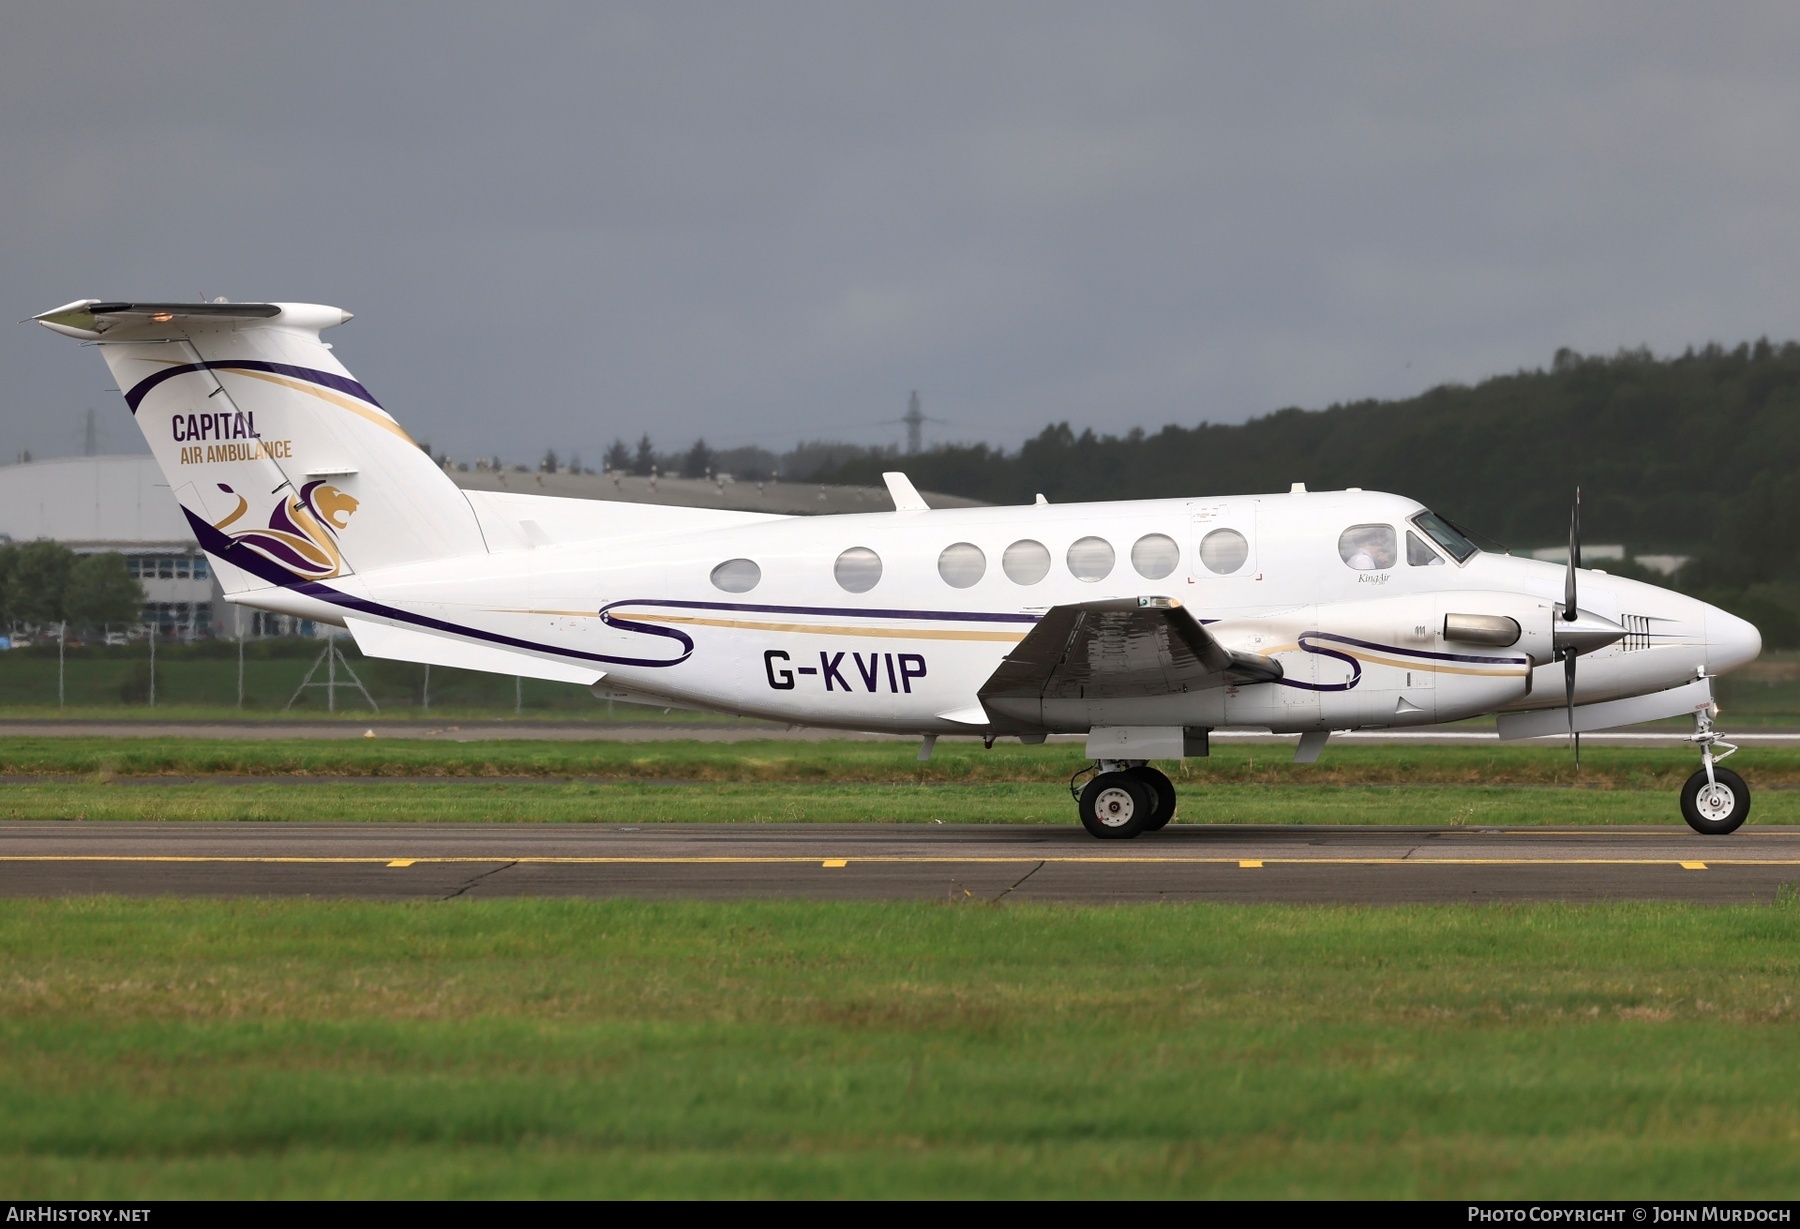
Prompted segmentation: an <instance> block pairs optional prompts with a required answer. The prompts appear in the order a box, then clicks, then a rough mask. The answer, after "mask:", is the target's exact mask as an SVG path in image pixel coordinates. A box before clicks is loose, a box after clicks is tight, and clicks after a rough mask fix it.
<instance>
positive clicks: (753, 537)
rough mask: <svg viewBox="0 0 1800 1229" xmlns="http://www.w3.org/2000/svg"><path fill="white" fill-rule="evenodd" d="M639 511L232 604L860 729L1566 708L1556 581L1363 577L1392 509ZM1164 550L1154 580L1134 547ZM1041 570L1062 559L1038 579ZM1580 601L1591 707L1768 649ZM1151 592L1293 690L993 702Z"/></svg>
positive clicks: (1492, 559) (1318, 725) (1658, 608)
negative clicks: (1090, 626)
mask: <svg viewBox="0 0 1800 1229" xmlns="http://www.w3.org/2000/svg"><path fill="white" fill-rule="evenodd" d="M642 511H643V515H642V518H641V524H640V525H639V531H638V532H633V533H619V532H617V531H615V532H614V534H613V536H610V537H609V538H608V540H606V541H605V542H603V543H591V544H590V543H571V544H566V545H545V546H539V547H535V548H533V547H530V546H528V545H521V546H520V547H519V548H517V549H511V550H504V551H501V552H500V553H493V554H483V555H478V556H463V557H460V558H456V559H448V560H437V561H433V562H430V563H425V564H416V565H409V566H403V567H396V568H390V569H385V570H382V571H377V572H373V573H364V574H359V575H351V576H344V577H341V578H338V579H335V580H332V581H330V582H329V583H328V585H320V586H312V587H310V588H311V589H312V592H313V594H314V595H315V596H312V597H307V596H305V593H306V590H307V588H308V587H304V586H303V587H302V588H301V589H300V590H297V591H295V590H283V591H271V590H267V589H262V590H253V591H251V592H248V593H245V594H243V595H242V598H241V600H244V601H246V602H248V603H251V604H259V605H269V606H270V607H271V608H275V609H281V610H286V611H290V612H293V613H300V614H307V615H311V616H313V617H319V618H326V619H330V620H332V621H334V622H335V621H340V620H341V619H342V618H343V616H344V615H345V613H346V611H345V609H344V607H343V605H342V603H341V602H340V601H338V600H336V599H334V598H329V599H327V600H320V598H321V597H324V596H325V593H326V591H330V592H334V593H337V594H341V595H344V596H346V597H349V598H351V599H353V600H354V601H357V602H359V603H362V604H363V607H364V608H363V610H361V611H354V610H353V611H350V612H349V613H350V614H351V615H352V616H354V617H355V618H358V619H362V618H367V619H371V620H376V621H381V622H395V623H397V624H400V625H405V624H407V623H409V622H412V621H414V620H417V619H419V618H423V619H426V620H429V621H430V623H431V624H432V625H433V626H434V627H436V628H438V629H440V630H443V631H450V632H451V633H452V634H463V633H458V632H456V631H455V630H454V629H466V630H467V631H472V632H475V633H477V634H478V635H487V636H490V637H498V638H500V639H503V640H504V641H505V642H506V643H507V644H508V645H510V646H513V649H514V651H518V646H530V647H529V648H528V649H526V650H525V651H527V652H529V653H530V654H531V655H532V656H534V657H537V658H540V659H542V660H543V661H545V662H549V663H560V664H561V665H563V666H567V667H569V668H572V669H575V670H577V671H580V670H587V671H590V672H592V673H594V674H600V673H603V674H604V677H605V683H604V684H602V685H601V686H614V687H618V688H622V689H624V690H625V691H626V692H629V693H637V694H641V695H644V696H647V697H657V698H661V699H664V700H667V701H671V702H676V703H683V704H690V705H694V706H697V707H702V708H707V709H716V710H719V711H723V712H730V713H740V714H747V715H754V716H759V717H766V718H771V719H775V720H781V721H790V722H796V723H804V724H808V725H819V726H832V727H840V728H846V729H862V730H894V731H916V732H922V733H946V732H956V731H963V732H988V733H995V732H997V733H1034V732H1040V731H1048V732H1061V731H1067V732H1085V731H1086V730H1088V729H1089V728H1090V727H1093V726H1096V725H1152V726H1170V725H1180V726H1188V727H1204V728H1221V727H1225V728H1229V727H1250V728H1267V729H1271V730H1275V731H1278V732H1280V731H1305V730H1317V729H1345V728H1368V727H1383V726H1406V725H1420V724H1426V723H1431V722H1440V721H1450V720H1456V719H1460V718H1464V717H1469V716H1474V715H1477V714H1481V713H1488V712H1493V711H1496V710H1499V709H1504V708H1532V707H1549V706H1556V705H1561V704H1563V703H1564V693H1563V683H1562V674H1561V669H1560V667H1553V666H1551V663H1552V661H1553V660H1554V654H1553V651H1552V649H1551V646H1550V638H1549V632H1550V626H1551V621H1552V619H1553V618H1554V614H1555V609H1556V607H1557V605H1558V603H1560V601H1561V598H1562V591H1563V583H1564V579H1565V569H1564V567H1563V566H1561V565H1559V564H1551V563H1545V562H1540V561H1536V560H1530V559H1520V558H1514V557H1511V556H1506V555H1496V554H1489V553H1485V552H1481V553H1476V554H1474V555H1472V556H1470V557H1469V558H1468V559H1467V560H1466V561H1465V562H1463V563H1460V564H1459V563H1458V562H1456V561H1455V559H1453V558H1451V557H1449V556H1448V555H1447V554H1446V553H1445V552H1444V551H1442V550H1439V549H1437V548H1436V547H1432V548H1431V549H1430V551H1429V552H1428V553H1429V557H1430V558H1431V559H1432V560H1434V561H1433V562H1424V561H1423V555H1421V556H1420V557H1419V561H1417V562H1412V561H1409V559H1408V557H1407V555H1406V553H1405V552H1404V551H1402V552H1401V553H1400V555H1399V556H1398V557H1397V558H1395V559H1393V560H1392V562H1391V566H1376V567H1370V566H1368V565H1369V563H1370V562H1371V561H1370V560H1368V559H1366V558H1359V559H1358V560H1357V564H1358V565H1360V566H1353V565H1352V563H1350V562H1349V561H1347V560H1346V558H1345V557H1343V552H1342V550H1341V549H1340V536H1341V535H1342V534H1343V532H1344V531H1345V530H1346V529H1347V528H1349V527H1352V526H1377V527H1378V526H1382V525H1386V526H1391V527H1392V528H1393V529H1394V530H1395V531H1396V534H1397V535H1398V536H1399V537H1401V538H1404V537H1405V535H1406V534H1407V531H1408V528H1409V518H1411V517H1413V516H1414V515H1415V514H1417V513H1419V512H1421V511H1422V508H1421V505H1419V504H1418V503H1416V502H1414V501H1412V500H1408V499H1404V498H1401V497H1399V496H1394V495H1388V494H1381V493H1376V492H1361V491H1344V492H1314V493H1310V494H1305V493H1302V494H1291V495H1266V496H1234V497H1225V498H1218V499H1168V500H1141V501H1121V502H1113V503H1093V504H1064V505H1046V504H1039V505H1030V506H1024V507H994V508H972V509H956V510H942V511H926V512H892V513H876V514H868V515H854V516H822V517H804V518H801V517H796V518H773V517H772V518H767V519H747V520H746V519H739V520H738V521H737V523H731V524H725V525H721V526H718V527H708V528H699V529H696V528H692V527H686V526H684V527H682V528H679V529H675V530H664V529H661V528H659V526H658V524H657V519H658V518H657V515H656V513H657V510H656V509H650V508H645V509H643V510H642ZM1220 529H1229V530H1232V531H1235V532H1236V533H1237V534H1238V535H1241V538H1242V541H1243V550H1242V552H1241V553H1242V558H1241V562H1238V563H1237V565H1236V566H1235V567H1234V568H1232V569H1231V570H1230V571H1228V572H1225V573H1223V574H1221V573H1220V572H1219V571H1216V570H1214V569H1213V568H1209V567H1208V566H1207V563H1206V561H1205V560H1203V558H1202V554H1201V550H1200V543H1201V542H1202V541H1203V540H1204V539H1205V538H1206V537H1207V535H1208V534H1211V533H1213V532H1214V531H1215V530H1220ZM1156 535H1160V538H1157V537H1156ZM492 536H493V534H492V531H491V530H490V537H492ZM1147 538H1148V539H1151V541H1150V544H1149V545H1148V546H1147V547H1139V549H1138V558H1139V560H1140V561H1142V562H1143V564H1144V566H1143V567H1142V569H1141V570H1140V567H1139V566H1137V565H1136V564H1134V547H1138V546H1139V543H1140V542H1142V541H1144V540H1145V539H1147ZM1161 538H1166V539H1168V540H1169V541H1171V542H1172V543H1173V547H1172V548H1171V547H1170V546H1169V544H1168V543H1167V542H1163V541H1161V540H1160V539H1161ZM1090 539H1098V540H1099V542H1100V543H1103V544H1104V545H1103V546H1102V545H1098V544H1096V543H1094V542H1092V541H1086V540H1090ZM1078 542H1079V543H1083V545H1081V546H1080V547H1078V548H1077V550H1076V552H1075V554H1074V555H1073V556H1072V555H1071V547H1072V546H1075V545H1076V544H1077V543H1078ZM1020 543H1026V544H1037V545H1038V546H1041V547H1042V550H1041V551H1040V550H1037V549H1036V548H1035V547H1033V546H1030V545H1026V546H1018V545H1016V544H1020ZM958 544H967V545H969V546H973V547H975V548H977V549H978V550H979V551H980V553H981V555H980V560H979V561H975V562H971V561H972V559H973V556H972V554H971V552H970V551H969V550H968V549H967V547H966V546H960V547H958V550H957V551H956V552H955V560H954V561H953V562H954V563H956V564H959V565H960V570H958V569H957V567H955V566H952V567H951V568H950V569H949V571H950V573H951V575H952V576H953V577H954V578H955V579H956V580H958V581H961V582H968V581H970V580H971V577H972V575H973V574H974V572H975V571H976V570H977V569H979V578H978V579H973V580H972V583H963V584H960V585H959V584H953V583H951V582H950V580H947V579H946V578H945V576H944V575H943V574H941V573H940V566H939V565H940V557H941V556H942V554H943V552H944V551H945V550H946V548H949V547H952V546H957V545H958ZM1009 547H1010V548H1013V549H1012V553H1011V555H1010V556H1009V554H1008V551H1009ZM857 548H861V551H863V552H872V554H873V556H874V557H876V558H878V559H879V578H878V579H875V580H874V581H873V583H872V584H868V583H867V582H868V580H869V579H870V577H869V573H870V571H871V569H870V567H869V563H868V556H867V555H864V554H861V553H860V552H858V553H857V554H856V555H854V556H853V558H852V560H851V561H850V564H849V565H847V569H846V578H847V579H848V581H849V582H850V584H851V586H852V587H853V588H861V589H862V591H860V592H853V591H851V590H850V589H847V588H846V587H845V585H844V584H841V583H840V581H839V579H838V569H837V567H836V566H835V564H836V561H838V560H839V559H840V557H841V556H842V555H843V554H844V552H846V551H852V552H855V551H857ZM1107 548H1110V552H1111V555H1112V562H1111V565H1110V567H1108V566H1106V565H1105V562H1106V561H1105V556H1106V553H1107ZM1158 548H1160V549H1158ZM1046 556H1047V559H1048V568H1047V570H1046V571H1044V573H1043V575H1042V576H1041V578H1036V579H1034V576H1033V574H1034V573H1035V572H1036V571H1037V570H1039V566H1040V565H1041V563H1042V561H1043V559H1044V558H1045V557H1046ZM732 560H748V561H750V562H751V563H753V564H754V565H755V568H754V572H755V573H756V575H757V579H756V580H755V584H754V586H753V587H750V588H748V589H744V590H743V591H737V592H732V591H726V590H724V589H721V588H720V587H718V586H717V585H716V584H715V583H714V581H713V579H712V576H713V574H714V570H715V569H716V568H718V567H719V565H721V564H723V563H726V562H727V561H732ZM1232 561H1233V560H1232V559H1231V558H1227V559H1226V561H1225V562H1226V563H1230V562H1232ZM1009 562H1010V563H1012V564H1014V565H1015V566H1012V567H1009V566H1008V564H1009ZM1171 562H1172V563H1173V567H1172V569H1171V570H1168V571H1167V572H1166V574H1160V575H1159V574H1158V573H1161V572H1162V571H1163V569H1164V568H1165V567H1168V565H1169V564H1170V563H1171ZM857 563H860V564H861V568H860V571H859V570H858V568H857V567H856V566H855V565H856V564H857ZM1077 570H1079V571H1080V572H1081V573H1083V574H1085V575H1087V576H1090V577H1093V579H1082V578H1081V577H1080V576H1078V575H1077ZM727 571H728V572H730V571H732V569H727ZM746 571H747V569H746V568H745V567H744V565H742V564H740V565H738V566H737V567H736V569H735V573H736V574H737V575H739V576H742V575H744V574H745V573H746ZM1009 571H1010V572H1011V573H1013V574H1012V575H1009ZM1145 573H1149V574H1145ZM727 583H729V584H733V587H735V588H741V587H742V585H743V583H744V582H743V581H742V580H741V579H740V580H738V581H736V582H732V581H730V580H729V579H728V580H727ZM1580 585H1581V588H1580V606H1581V608H1582V609H1583V610H1587V611H1592V612H1593V613H1595V614H1599V615H1602V616H1604V617H1606V618H1608V619H1612V620H1614V621H1618V622H1621V623H1623V624H1624V625H1625V626H1626V627H1627V628H1628V630H1630V631H1631V632H1632V634H1631V635H1629V636H1627V638H1626V639H1625V640H1623V641H1620V642H1619V643H1617V644H1614V645H1612V646H1610V647H1608V648H1605V649H1602V650H1599V651H1597V652H1594V653H1591V654H1586V655H1584V656H1583V657H1582V667H1581V672H1580V676H1579V690H1578V693H1577V696H1576V700H1577V703H1581V704H1587V703H1592V702H1595V701H1601V700H1609V699H1615V698H1619V697H1622V696H1630V695H1638V694H1643V693H1648V692H1655V691H1660V690H1663V689H1666V688H1670V687H1674V686H1678V685H1680V684H1681V683H1684V682H1686V681H1687V680H1690V679H1692V678H1693V677H1695V675H1696V673H1697V672H1700V671H1704V672H1706V673H1708V674H1717V673H1722V672H1724V671H1726V670H1729V669H1732V668H1733V667H1735V666H1737V665H1741V664H1743V662H1745V661H1747V660H1750V659H1751V658H1753V657H1754V656H1755V655H1756V653H1757V652H1758V651H1759V649H1760V640H1759V638H1758V637H1757V634H1756V631H1755V629H1754V628H1752V627H1751V626H1750V625H1749V624H1747V623H1744V622H1743V621H1742V620H1739V619H1736V618H1734V617H1733V616H1730V615H1728V614H1726V613H1724V612H1723V611H1720V610H1718V609H1716V608H1714V607H1710V606H1707V605H1706V604H1704V603H1702V602H1700V601H1697V600H1695V599H1693V598H1690V597H1686V596H1684V595H1682V594H1678V593H1674V592H1671V591H1669V590H1665V589H1660V588H1657V587H1655V586H1651V585H1646V584H1641V583H1638V582H1635V581H1630V580H1625V579H1622V578H1617V577H1611V576H1607V575H1605V574H1604V573H1600V572H1594V571H1583V572H1581V573H1580ZM1144 596H1165V597H1174V598H1176V599H1179V601H1180V602H1181V603H1182V604H1183V605H1185V606H1186V607H1187V608H1188V609H1189V610H1190V611H1191V612H1192V613H1193V614H1194V615H1195V616H1196V617H1197V618H1198V619H1199V620H1201V621H1202V622H1203V623H1204V624H1206V625H1207V627H1208V630H1209V631H1210V632H1211V633H1212V634H1213V635H1214V636H1215V637H1216V638H1217V639H1218V640H1219V641H1220V642H1221V643H1222V644H1223V645H1224V646H1225V647H1227V648H1230V649H1236V650H1242V651H1245V652H1250V653H1255V654H1260V655H1263V656H1267V657H1272V658H1274V659H1275V660H1276V661H1278V662H1280V663H1281V665H1282V667H1283V670H1284V672H1285V678H1284V679H1283V680H1282V681H1281V682H1279V683H1263V684H1257V685H1245V686H1236V687H1231V686H1220V687H1209V688H1203V689H1199V690H1194V691H1189V692H1182V693H1179V694H1173V695H1161V696H1146V697H1134V698H1127V699H1113V700H1105V701H1094V702H1088V701H1081V700H1067V699H1065V700H1058V701H1046V702H1044V703H1043V704H1042V705H1041V706H1038V707H1033V708H1031V710H1030V711H1029V712H1022V711H1020V710H1019V709H1018V708H1017V707H1016V706H1015V707H1012V708H1006V707H1003V708H1002V709H1001V710H1000V711H994V709H993V708H991V707H990V709H988V710H986V711H984V710H983V709H982V708H981V707H980V705H979V704H978V701H977V694H976V693H977V690H978V689H979V688H980V687H981V685H982V684H983V682H984V681H986V680H987V679H988V678H989V676H990V675H992V674H993V673H994V670H995V669H996V667H997V666H999V664H1000V662H1001V660H1002V659H1003V658H1004V657H1005V656H1006V654H1007V653H1008V651H1009V650H1010V649H1011V647H1012V646H1013V645H1015V644H1016V643H1017V642H1018V641H1019V640H1021V639H1023V637H1024V636H1025V634H1026V633H1027V632H1028V631H1029V630H1030V629H1031V627H1032V625H1033V624H1034V622H1035V621H1036V619H1037V618H1038V617H1039V616H1040V615H1042V613H1043V612H1044V611H1046V610H1047V609H1049V608H1050V607H1052V606H1056V605H1061V604H1068V603H1078V602H1086V601H1092V600H1094V599H1100V598H1138V597H1144ZM1453 613H1472V614H1482V615H1501V616H1506V617H1509V618H1513V619H1515V620H1516V621H1517V622H1518V623H1519V624H1520V626H1521V628H1522V629H1523V635H1522V637H1521V638H1520V640H1519V641H1518V643H1516V644H1514V645H1511V646H1509V647H1503V648H1490V647H1482V646H1480V645H1468V644H1462V643H1455V642H1448V641H1446V640H1445V639H1444V636H1443V631H1444V620H1445V616H1446V615H1447V614H1453ZM352 625H353V626H354V623H353V624H352ZM1546 667H1549V669H1546ZM1540 675H1541V677H1539V676H1540Z"/></svg>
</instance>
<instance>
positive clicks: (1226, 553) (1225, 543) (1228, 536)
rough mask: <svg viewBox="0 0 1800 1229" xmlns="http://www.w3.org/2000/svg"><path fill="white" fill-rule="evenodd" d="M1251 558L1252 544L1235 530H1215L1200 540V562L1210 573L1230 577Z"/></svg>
mask: <svg viewBox="0 0 1800 1229" xmlns="http://www.w3.org/2000/svg"><path fill="white" fill-rule="evenodd" d="M1249 557H1250V543H1249V542H1248V541H1247V540H1246V539H1245V538H1244V535H1243V534H1241V533H1239V532H1238V531H1237V530H1235V529H1215V530H1213V531H1212V532H1211V533H1209V534H1207V535H1206V536H1205V537H1204V538H1201V539H1200V562H1201V563H1203V564H1205V565H1206V570H1207V571H1209V572H1217V573H1218V574H1219V575H1220V576H1229V575H1231V574H1232V573H1233V572H1235V571H1237V570H1238V569H1239V568H1241V567H1243V566H1244V560H1246V559H1248V558H1249Z"/></svg>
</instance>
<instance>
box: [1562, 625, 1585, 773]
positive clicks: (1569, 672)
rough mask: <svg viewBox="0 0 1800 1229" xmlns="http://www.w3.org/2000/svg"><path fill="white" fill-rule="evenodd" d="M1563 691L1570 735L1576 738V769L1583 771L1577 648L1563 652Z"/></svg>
mask: <svg viewBox="0 0 1800 1229" xmlns="http://www.w3.org/2000/svg"><path fill="white" fill-rule="evenodd" d="M1563 693H1564V698H1565V699H1566V701H1567V704H1568V713H1569V736H1570V737H1571V738H1573V739H1574V740H1575V771H1576V772H1580V771H1581V735H1580V734H1577V733H1576V732H1575V650H1574V649H1569V650H1567V651H1566V652H1565V653H1564V654H1563Z"/></svg>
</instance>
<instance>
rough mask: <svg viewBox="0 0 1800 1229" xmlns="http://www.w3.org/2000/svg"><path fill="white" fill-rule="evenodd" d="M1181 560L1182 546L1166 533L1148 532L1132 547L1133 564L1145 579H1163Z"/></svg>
mask: <svg viewBox="0 0 1800 1229" xmlns="http://www.w3.org/2000/svg"><path fill="white" fill-rule="evenodd" d="M1180 562H1181V548H1180V547H1179V546H1177V545H1175V539H1174V538H1171V537H1170V536H1169V535H1168V534H1166V533H1147V534H1145V535H1144V536H1143V537H1141V538H1139V539H1138V540H1137V542H1136V543H1135V544H1134V545H1133V546H1132V548H1131V566H1132V567H1134V568H1136V569H1137V574H1138V575H1139V576H1142V577H1143V578H1144V579H1145V580H1161V579H1162V578H1163V577H1165V576H1167V575H1168V574H1169V573H1170V572H1173V571H1174V570H1175V565H1176V564H1178V563H1180Z"/></svg>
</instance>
